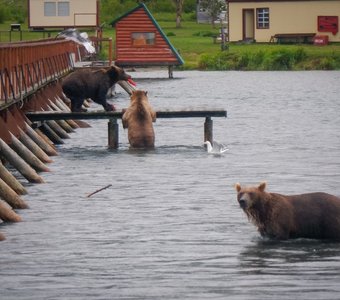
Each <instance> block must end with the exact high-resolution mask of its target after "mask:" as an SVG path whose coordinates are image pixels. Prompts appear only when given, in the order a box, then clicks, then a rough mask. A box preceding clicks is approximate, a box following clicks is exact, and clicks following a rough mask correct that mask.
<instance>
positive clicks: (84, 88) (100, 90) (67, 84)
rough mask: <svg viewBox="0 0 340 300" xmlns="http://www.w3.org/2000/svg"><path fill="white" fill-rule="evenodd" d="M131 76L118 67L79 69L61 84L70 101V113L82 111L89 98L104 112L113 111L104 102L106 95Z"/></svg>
mask: <svg viewBox="0 0 340 300" xmlns="http://www.w3.org/2000/svg"><path fill="white" fill-rule="evenodd" d="M129 79H131V76H130V75H128V74H126V73H125V71H124V70H123V69H121V68H119V67H116V66H111V67H109V68H108V69H100V70H93V69H80V70H77V71H74V72H73V73H71V74H70V75H68V76H67V77H66V78H65V79H64V80H63V82H62V88H63V92H64V94H65V95H66V96H67V97H68V98H69V99H70V100H71V111H73V112H80V111H82V108H81V107H82V105H83V103H84V100H85V99H87V98H91V99H92V100H93V101H94V102H96V103H98V104H101V105H102V106H103V107H104V109H105V110H106V111H114V110H115V107H114V106H113V105H111V104H109V103H107V102H106V94H107V92H108V90H109V88H110V87H112V86H113V85H114V84H115V83H117V82H118V81H119V80H125V81H128V80H129Z"/></svg>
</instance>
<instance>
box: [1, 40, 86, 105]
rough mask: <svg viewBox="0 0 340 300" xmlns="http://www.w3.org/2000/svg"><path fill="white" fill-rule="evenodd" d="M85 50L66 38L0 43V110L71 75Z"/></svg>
mask: <svg viewBox="0 0 340 300" xmlns="http://www.w3.org/2000/svg"><path fill="white" fill-rule="evenodd" d="M82 48H83V47H79V46H78V45H77V44H76V43H74V42H72V41H67V40H64V39H44V40H38V41H31V42H18V43H2V44H0V109H1V108H3V106H5V107H6V106H8V105H11V104H13V103H15V102H17V101H20V100H22V99H23V98H24V97H26V96H27V95H29V94H32V93H34V91H36V90H37V89H39V88H40V87H42V86H44V85H46V84H48V83H49V82H51V81H53V80H56V79H58V78H59V77H61V76H62V75H63V74H65V73H67V72H69V71H70V70H71V69H72V67H73V61H77V60H79V59H80V57H82V55H84V52H83V51H84V50H83V49H82ZM71 56H73V57H71Z"/></svg>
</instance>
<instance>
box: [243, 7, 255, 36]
mask: <svg viewBox="0 0 340 300" xmlns="http://www.w3.org/2000/svg"><path fill="white" fill-rule="evenodd" d="M242 24H243V25H242V26H243V40H254V39H255V12H254V9H244V10H243V20H242Z"/></svg>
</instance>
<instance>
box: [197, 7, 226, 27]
mask: <svg viewBox="0 0 340 300" xmlns="http://www.w3.org/2000/svg"><path fill="white" fill-rule="evenodd" d="M200 6H201V7H202V8H203V9H205V10H207V12H208V13H209V17H210V20H211V24H212V26H213V27H215V23H214V21H215V20H216V19H217V18H218V16H219V14H220V13H221V11H222V10H225V9H226V4H225V1H223V0H201V1H200Z"/></svg>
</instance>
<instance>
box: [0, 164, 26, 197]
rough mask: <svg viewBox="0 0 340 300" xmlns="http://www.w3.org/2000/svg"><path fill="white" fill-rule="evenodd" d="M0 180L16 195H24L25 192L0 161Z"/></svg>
mask: <svg viewBox="0 0 340 300" xmlns="http://www.w3.org/2000/svg"><path fill="white" fill-rule="evenodd" d="M0 178H1V179H2V180H3V181H5V182H6V183H7V184H8V185H9V186H10V187H11V189H12V190H13V191H15V192H16V193H17V194H18V195H26V194H27V190H26V189H25V188H24V187H23V185H22V184H21V183H20V182H19V181H18V180H17V179H16V178H15V177H14V176H13V175H12V173H11V172H9V171H8V170H7V169H6V167H5V166H4V165H3V164H2V162H1V161H0Z"/></svg>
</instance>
